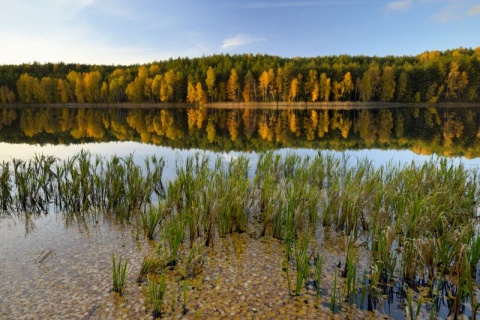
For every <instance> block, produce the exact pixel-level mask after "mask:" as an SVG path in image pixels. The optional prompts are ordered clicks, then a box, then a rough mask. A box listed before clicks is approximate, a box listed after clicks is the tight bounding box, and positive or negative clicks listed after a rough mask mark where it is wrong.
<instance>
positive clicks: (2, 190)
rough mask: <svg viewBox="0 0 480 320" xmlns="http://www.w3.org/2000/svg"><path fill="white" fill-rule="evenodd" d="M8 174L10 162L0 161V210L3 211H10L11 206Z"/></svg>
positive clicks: (11, 199) (10, 184)
mask: <svg viewBox="0 0 480 320" xmlns="http://www.w3.org/2000/svg"><path fill="white" fill-rule="evenodd" d="M10 174H11V173H10V162H5V161H2V163H1V164H0V209H1V210H3V211H7V210H10V209H11V208H12V206H13V196H12V188H13V187H12V181H11V175H10Z"/></svg>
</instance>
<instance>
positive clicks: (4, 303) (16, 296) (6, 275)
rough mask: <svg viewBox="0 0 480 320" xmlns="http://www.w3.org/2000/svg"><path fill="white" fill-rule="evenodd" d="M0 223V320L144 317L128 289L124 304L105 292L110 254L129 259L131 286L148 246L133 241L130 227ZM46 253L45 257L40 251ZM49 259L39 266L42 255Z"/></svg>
mask: <svg viewBox="0 0 480 320" xmlns="http://www.w3.org/2000/svg"><path fill="white" fill-rule="evenodd" d="M32 220H33V223H34V225H35V230H33V231H32V232H28V233H26V228H25V221H20V220H17V219H15V220H13V219H10V218H8V219H3V220H2V221H1V222H0V230H1V234H2V242H1V243H0V283H2V287H1V294H0V318H2V319H67V318H69V319H73V318H75V319H90V318H91V317H93V318H97V319H108V318H110V319H113V318H117V317H120V318H132V316H133V317H134V318H139V316H140V317H142V316H143V315H144V310H145V309H144V306H143V294H142V293H141V291H140V288H138V287H137V286H134V285H129V286H128V287H127V295H126V297H125V299H117V298H116V297H115V295H114V294H113V293H112V292H111V286H112V280H111V277H112V275H111V265H112V262H111V259H112V253H115V255H116V256H123V257H124V258H128V259H129V264H130V266H129V270H130V272H129V276H128V279H129V282H130V283H133V282H134V281H135V272H134V271H135V270H138V269H139V266H140V264H141V262H142V259H143V256H144V255H145V254H146V253H147V252H148V251H149V249H150V245H149V244H148V242H147V241H145V240H144V237H139V239H140V240H138V241H137V240H136V238H135V232H134V230H133V229H132V227H131V226H126V227H122V226H121V225H118V224H116V223H112V222H107V221H99V222H98V223H97V222H96V221H95V220H94V219H92V220H91V221H82V219H80V220H79V221H77V222H74V223H71V222H70V225H68V226H67V225H66V219H65V218H64V217H63V216H60V215H55V214H49V215H47V216H42V217H38V218H36V219H35V218H34V219H32ZM45 250H46V251H45ZM48 251H50V252H51V254H50V255H49V256H47V257H46V258H45V259H44V260H43V261H42V257H43V255H42V254H45V253H46V252H48Z"/></svg>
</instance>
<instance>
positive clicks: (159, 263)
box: [137, 255, 165, 283]
mask: <svg viewBox="0 0 480 320" xmlns="http://www.w3.org/2000/svg"><path fill="white" fill-rule="evenodd" d="M164 268H165V261H163V260H162V259H161V257H159V256H158V255H149V256H145V257H144V258H143V261H142V266H141V267H140V271H139V273H138V277H137V282H139V283H140V282H142V281H144V280H145V277H146V276H147V275H149V274H154V273H159V272H161V271H162V270H163V269H164Z"/></svg>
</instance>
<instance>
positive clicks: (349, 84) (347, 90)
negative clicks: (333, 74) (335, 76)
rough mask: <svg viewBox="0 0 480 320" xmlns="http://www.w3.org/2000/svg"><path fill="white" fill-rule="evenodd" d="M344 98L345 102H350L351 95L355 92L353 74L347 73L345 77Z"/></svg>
mask: <svg viewBox="0 0 480 320" xmlns="http://www.w3.org/2000/svg"><path fill="white" fill-rule="evenodd" d="M342 81H343V96H342V98H343V99H344V100H350V99H349V98H350V94H351V93H352V91H353V79H352V74H351V73H350V71H349V72H347V73H345V75H344V76H343V80H342Z"/></svg>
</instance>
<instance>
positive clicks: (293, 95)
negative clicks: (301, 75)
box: [288, 77, 298, 101]
mask: <svg viewBox="0 0 480 320" xmlns="http://www.w3.org/2000/svg"><path fill="white" fill-rule="evenodd" d="M297 97H298V78H297V77H293V79H292V81H290V92H289V95H288V101H294V100H297Z"/></svg>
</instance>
